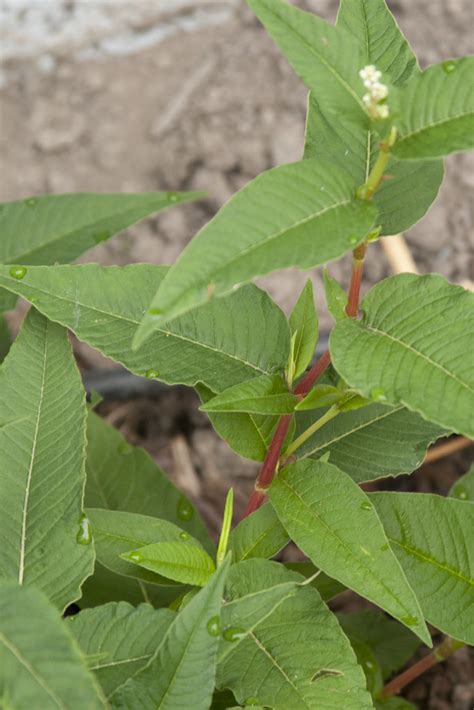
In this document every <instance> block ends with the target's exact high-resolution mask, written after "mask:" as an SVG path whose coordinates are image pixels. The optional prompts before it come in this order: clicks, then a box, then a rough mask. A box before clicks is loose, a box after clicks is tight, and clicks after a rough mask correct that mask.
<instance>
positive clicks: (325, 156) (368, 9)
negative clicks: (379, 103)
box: [304, 0, 443, 235]
mask: <svg viewBox="0 0 474 710" xmlns="http://www.w3.org/2000/svg"><path fill="white" fill-rule="evenodd" d="M337 27H338V29H342V30H345V31H347V32H348V33H350V34H352V35H353V38H354V40H357V41H358V43H359V45H360V47H361V52H362V57H361V59H360V65H359V67H358V68H359V69H361V68H362V67H363V66H365V65H368V64H374V65H375V66H376V67H377V69H380V70H381V71H382V72H384V74H386V75H387V77H388V78H389V80H390V84H393V85H394V86H399V85H400V84H403V83H404V82H405V81H406V80H407V79H408V78H409V77H410V76H411V75H412V74H413V73H415V72H417V71H418V69H417V67H416V59H415V57H414V55H413V53H412V52H411V50H410V48H409V46H408V45H407V43H406V40H405V38H404V37H403V35H402V33H401V32H400V30H399V28H398V27H397V24H396V22H395V20H394V18H393V16H392V15H391V13H390V12H389V10H388V8H387V6H386V4H385V2H384V0H353V1H352V0H343V2H342V3H341V7H340V10H339V14H338V19H337ZM355 86H356V87H357V88H358V92H359V93H360V95H361V96H362V94H363V93H364V92H365V89H364V87H363V84H362V80H361V79H360V78H359V77H358V83H357V84H356V85H355ZM391 98H392V97H391V96H390V95H389V103H390V101H391ZM378 153H379V137H378V136H377V134H376V133H375V132H374V131H372V130H370V127H369V126H363V125H361V124H357V123H355V122H347V121H344V122H343V123H341V122H340V121H334V120H333V117H332V116H331V114H329V113H328V112H327V109H326V104H325V102H323V101H322V100H321V97H320V95H319V94H318V93H317V92H313V93H311V94H310V96H309V99H308V115H307V120H306V140H305V153H304V154H305V158H318V159H320V160H331V161H333V163H334V164H336V165H338V166H339V167H340V168H341V169H343V170H346V171H348V172H349V173H350V174H351V176H352V178H353V180H354V181H355V182H356V183H357V184H359V185H361V184H362V183H364V182H365V180H366V178H367V176H368V174H369V171H370V169H371V168H372V167H373V165H374V162H375V160H376V158H377V156H378ZM386 173H387V175H389V176H390V180H387V181H384V182H383V183H382V184H381V185H380V187H379V188H378V190H377V192H376V193H375V196H374V202H375V204H376V205H377V208H378V210H379V217H378V221H379V223H380V225H381V227H382V232H381V233H382V235H389V234H397V233H399V232H402V231H405V230H406V229H408V228H409V227H411V226H412V225H413V224H415V223H416V222H417V221H418V220H419V219H421V217H423V215H424V214H425V212H426V211H427V209H428V207H429V206H430V205H431V203H432V202H433V200H434V199H435V197H436V195H437V192H438V189H439V186H440V184H441V181H442V179H443V164H442V162H441V161H438V160H437V161H432V162H430V163H426V162H412V163H409V164H408V163H406V162H403V161H399V160H397V159H396V158H392V159H391V160H390V163H389V165H388V168H387V171H386Z"/></svg>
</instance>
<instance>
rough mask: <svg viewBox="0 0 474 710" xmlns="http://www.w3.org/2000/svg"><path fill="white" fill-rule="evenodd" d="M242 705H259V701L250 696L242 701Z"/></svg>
mask: <svg viewBox="0 0 474 710" xmlns="http://www.w3.org/2000/svg"><path fill="white" fill-rule="evenodd" d="M244 705H260V700H259V699H258V698H255V697H254V696H253V695H251V696H250V698H247V700H244Z"/></svg>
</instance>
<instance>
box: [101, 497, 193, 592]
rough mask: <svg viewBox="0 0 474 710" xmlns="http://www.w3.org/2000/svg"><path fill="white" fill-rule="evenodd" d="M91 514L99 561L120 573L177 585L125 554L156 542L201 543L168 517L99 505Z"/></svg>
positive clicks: (118, 581)
mask: <svg viewBox="0 0 474 710" xmlns="http://www.w3.org/2000/svg"><path fill="white" fill-rule="evenodd" d="M87 514H88V516H89V520H90V523H91V526H92V531H93V533H94V541H95V546H96V554H97V560H98V562H99V563H100V564H102V565H103V566H104V567H107V569H109V570H110V571H112V572H115V573H116V574H118V575H124V576H126V577H134V578H135V579H138V580H140V581H142V582H149V583H150V584H161V585H168V584H173V582H170V581H169V579H167V578H165V577H163V576H160V575H159V574H156V573H155V572H150V571H148V569H143V568H142V567H139V566H137V565H136V564H134V563H133V562H132V561H129V560H125V559H124V557H123V555H124V553H127V552H131V551H133V550H137V549H138V548H141V547H145V546H147V545H152V544H154V543H156V542H183V540H184V539H186V540H193V542H194V545H196V546H199V543H198V541H197V540H194V539H193V538H190V537H189V535H188V533H186V532H184V531H183V530H181V529H180V528H178V526H177V525H173V523H169V522H168V521H167V520H160V519H159V518H152V517H150V516H148V515H137V514H136V513H125V512H121V511H116V510H100V509H97V508H87ZM117 584H120V580H117Z"/></svg>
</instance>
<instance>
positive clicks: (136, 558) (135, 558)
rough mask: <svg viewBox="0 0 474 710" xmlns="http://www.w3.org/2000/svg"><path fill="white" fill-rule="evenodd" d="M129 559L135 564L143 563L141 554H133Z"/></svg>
mask: <svg viewBox="0 0 474 710" xmlns="http://www.w3.org/2000/svg"><path fill="white" fill-rule="evenodd" d="M129 558H130V559H131V560H132V561H133V562H143V555H140V553H139V552H131V553H130V555H129Z"/></svg>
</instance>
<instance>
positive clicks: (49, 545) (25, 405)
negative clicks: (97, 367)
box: [0, 309, 94, 610]
mask: <svg viewBox="0 0 474 710" xmlns="http://www.w3.org/2000/svg"><path fill="white" fill-rule="evenodd" d="M85 419H86V405H85V396H84V390H83V387H82V382H81V377H80V375H79V372H78V370H77V367H76V365H75V362H74V358H73V355H72V350H71V345H70V343H69V339H68V336H67V333H66V331H65V330H64V329H63V328H61V327H60V326H58V325H56V324H54V323H50V322H49V321H47V320H46V318H43V316H41V315H40V314H39V313H37V312H36V311H35V310H34V309H33V310H32V311H31V312H30V313H29V314H28V316H27V317H26V320H25V322H24V324H23V327H22V329H21V332H20V335H19V336H18V338H17V340H16V341H15V343H14V344H13V346H12V348H11V350H10V352H9V354H8V356H7V358H6V359H5V361H4V363H3V365H2V369H1V371H0V424H1V423H5V425H4V426H3V427H1V428H0V460H1V462H2V464H1V473H0V481H1V486H0V487H1V491H2V494H1V496H0V576H1V577H3V578H7V579H12V580H15V581H17V582H18V583H19V584H21V585H28V586H29V585H32V586H34V587H36V588H38V589H41V590H42V591H43V592H44V593H45V594H46V595H47V596H48V597H49V599H50V600H51V601H52V602H53V603H54V604H55V605H56V606H58V607H59V608H60V609H61V610H62V609H64V608H65V607H66V606H67V605H68V604H70V603H71V602H73V601H74V600H76V599H78V598H79V597H80V587H81V584H82V582H83V581H84V579H85V578H86V577H88V576H89V575H90V574H91V573H92V569H93V564H94V562H93V561H94V551H93V546H92V545H91V544H89V543H90V542H91V541H92V539H91V536H90V531H89V530H88V527H87V520H86V519H85V518H83V511H82V501H83V495H84V486H85V482H86V481H85V478H86V476H85V469H84V463H85V444H86V439H85Z"/></svg>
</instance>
